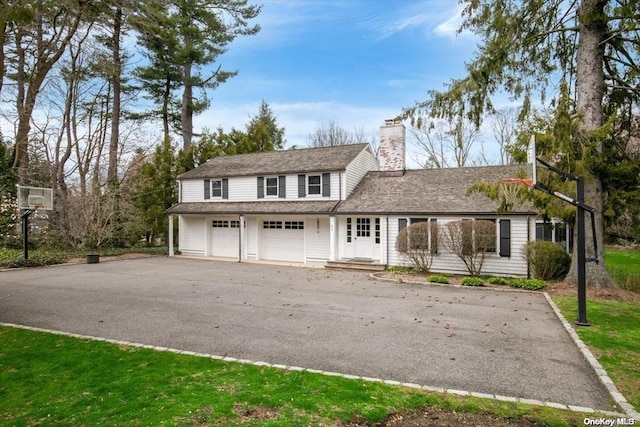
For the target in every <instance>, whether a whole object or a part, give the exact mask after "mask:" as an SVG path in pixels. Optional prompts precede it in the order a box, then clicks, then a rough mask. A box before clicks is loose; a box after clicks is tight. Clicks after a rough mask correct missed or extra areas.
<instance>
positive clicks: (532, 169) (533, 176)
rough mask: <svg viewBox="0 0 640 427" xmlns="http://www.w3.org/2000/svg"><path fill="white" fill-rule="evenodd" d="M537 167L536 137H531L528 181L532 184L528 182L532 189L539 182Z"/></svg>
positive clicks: (528, 154) (528, 155)
mask: <svg viewBox="0 0 640 427" xmlns="http://www.w3.org/2000/svg"><path fill="white" fill-rule="evenodd" d="M537 166H538V161H537V160H536V136H535V135H531V139H530V140H529V147H528V148H527V179H528V180H530V181H529V182H530V183H529V182H528V183H529V188H530V189H533V188H534V187H535V186H536V184H537V182H538V177H537V173H536V169H537Z"/></svg>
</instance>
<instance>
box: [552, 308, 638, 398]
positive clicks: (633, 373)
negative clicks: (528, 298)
mask: <svg viewBox="0 0 640 427" xmlns="http://www.w3.org/2000/svg"><path fill="white" fill-rule="evenodd" d="M553 300H554V301H555V303H556V304H557V305H558V307H559V308H560V310H561V311H562V314H563V315H564V317H565V318H566V319H576V318H577V317H578V313H577V302H576V298H574V297H553ZM587 319H588V320H589V322H590V323H591V326H590V327H581V328H576V332H577V333H578V336H579V337H580V339H581V340H582V341H584V343H585V344H587V346H588V347H589V349H590V350H591V352H592V353H593V355H594V356H595V357H596V359H598V361H599V362H600V364H601V365H602V367H603V368H604V369H605V370H606V371H607V373H608V374H609V376H610V377H611V379H612V380H613V382H614V384H615V385H616V387H617V388H618V390H619V391H620V392H621V393H622V394H623V395H624V396H625V397H626V398H627V400H628V401H629V403H630V404H631V405H633V406H634V407H635V408H636V409H637V410H638V409H640V303H629V302H618V301H587Z"/></svg>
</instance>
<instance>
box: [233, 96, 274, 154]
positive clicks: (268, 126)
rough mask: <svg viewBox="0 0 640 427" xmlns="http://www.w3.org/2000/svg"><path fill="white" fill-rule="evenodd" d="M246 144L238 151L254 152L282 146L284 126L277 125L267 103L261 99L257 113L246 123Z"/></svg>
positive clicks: (271, 149)
mask: <svg viewBox="0 0 640 427" xmlns="http://www.w3.org/2000/svg"><path fill="white" fill-rule="evenodd" d="M246 133H247V138H246V140H245V141H246V144H248V146H246V147H241V150H240V152H244V153H254V152H262V151H274V150H282V149H283V148H284V144H285V139H284V128H283V127H279V126H278V123H277V120H276V117H275V116H274V115H273V112H272V111H271V107H269V104H268V103H267V102H266V101H265V100H262V102H261V103H260V110H259V111H258V114H257V115H255V116H253V117H252V118H251V120H250V121H249V124H248V125H247V131H246Z"/></svg>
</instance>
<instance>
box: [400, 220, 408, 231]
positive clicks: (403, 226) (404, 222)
mask: <svg viewBox="0 0 640 427" xmlns="http://www.w3.org/2000/svg"><path fill="white" fill-rule="evenodd" d="M406 226H407V218H399V219H398V232H400V231H401V230H402V229H403V228H405V227H406Z"/></svg>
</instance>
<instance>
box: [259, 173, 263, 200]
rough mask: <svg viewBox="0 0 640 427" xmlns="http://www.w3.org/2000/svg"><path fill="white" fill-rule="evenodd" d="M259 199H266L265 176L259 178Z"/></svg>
mask: <svg viewBox="0 0 640 427" xmlns="http://www.w3.org/2000/svg"><path fill="white" fill-rule="evenodd" d="M258 199H264V176H259V177H258Z"/></svg>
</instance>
